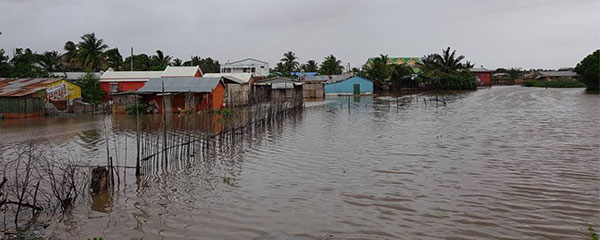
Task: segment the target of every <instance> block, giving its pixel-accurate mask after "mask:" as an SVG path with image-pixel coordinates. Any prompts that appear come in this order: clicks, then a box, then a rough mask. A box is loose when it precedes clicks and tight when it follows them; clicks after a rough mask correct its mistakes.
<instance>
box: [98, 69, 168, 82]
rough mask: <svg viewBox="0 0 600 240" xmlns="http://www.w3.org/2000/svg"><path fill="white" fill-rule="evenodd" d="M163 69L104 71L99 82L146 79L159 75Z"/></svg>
mask: <svg viewBox="0 0 600 240" xmlns="http://www.w3.org/2000/svg"><path fill="white" fill-rule="evenodd" d="M162 73H163V71H106V72H104V74H102V76H101V77H100V82H127V81H148V79H150V78H159V77H161V75H162Z"/></svg>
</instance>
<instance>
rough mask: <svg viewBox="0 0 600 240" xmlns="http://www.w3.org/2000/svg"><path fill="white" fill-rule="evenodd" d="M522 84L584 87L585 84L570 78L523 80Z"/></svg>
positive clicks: (546, 86)
mask: <svg viewBox="0 0 600 240" xmlns="http://www.w3.org/2000/svg"><path fill="white" fill-rule="evenodd" d="M523 86H525V87H544V88H584V87H585V84H583V83H581V82H578V81H574V80H570V79H557V80H554V81H542V80H525V81H523Z"/></svg>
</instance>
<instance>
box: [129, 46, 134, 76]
mask: <svg viewBox="0 0 600 240" xmlns="http://www.w3.org/2000/svg"><path fill="white" fill-rule="evenodd" d="M130 62H131V68H129V71H133V47H131V61H130Z"/></svg>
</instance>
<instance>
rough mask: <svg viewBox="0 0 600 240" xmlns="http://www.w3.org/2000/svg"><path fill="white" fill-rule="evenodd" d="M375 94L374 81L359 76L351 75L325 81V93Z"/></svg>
mask: <svg viewBox="0 0 600 240" xmlns="http://www.w3.org/2000/svg"><path fill="white" fill-rule="evenodd" d="M352 94H354V95H360V94H373V81H371V80H369V79H366V78H362V77H359V76H349V77H346V78H341V79H339V80H336V81H329V82H326V83H325V95H352Z"/></svg>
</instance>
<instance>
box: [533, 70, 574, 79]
mask: <svg viewBox="0 0 600 240" xmlns="http://www.w3.org/2000/svg"><path fill="white" fill-rule="evenodd" d="M533 76H534V78H535V79H536V80H543V81H554V80H557V79H566V80H573V81H574V80H577V77H578V75H577V73H575V72H573V71H541V72H537V73H535V74H533Z"/></svg>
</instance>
